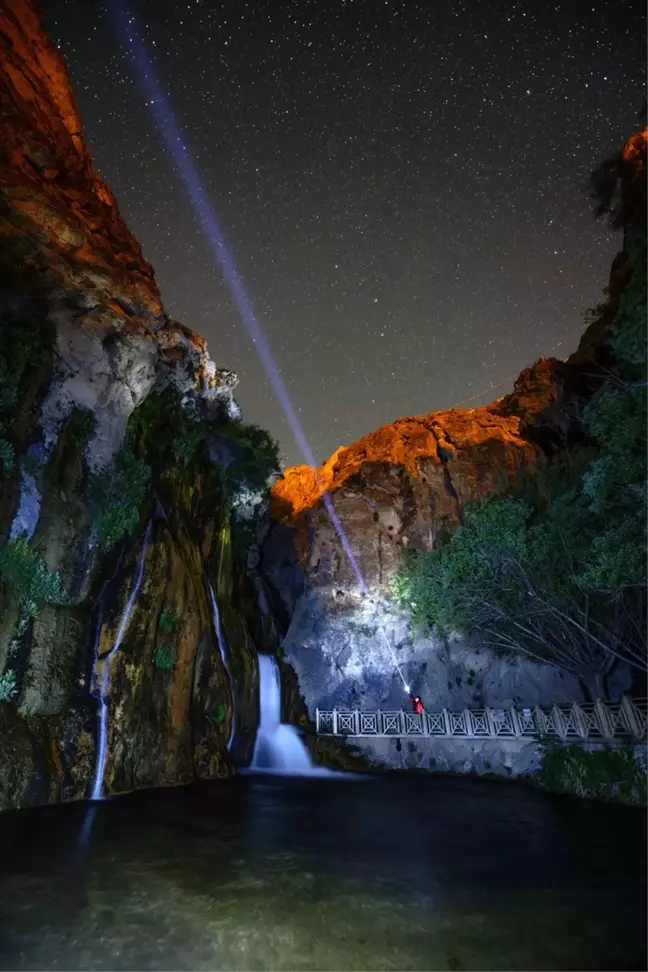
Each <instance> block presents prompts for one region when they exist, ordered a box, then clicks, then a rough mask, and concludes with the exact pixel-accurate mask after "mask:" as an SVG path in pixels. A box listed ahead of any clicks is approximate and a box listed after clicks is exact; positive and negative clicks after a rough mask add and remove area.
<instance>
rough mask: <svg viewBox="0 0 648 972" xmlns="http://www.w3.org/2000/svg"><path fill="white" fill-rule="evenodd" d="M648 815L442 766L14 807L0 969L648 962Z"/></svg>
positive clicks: (0, 885) (2, 835)
mask: <svg viewBox="0 0 648 972" xmlns="http://www.w3.org/2000/svg"><path fill="white" fill-rule="evenodd" d="M644 823H645V817H644V815H643V814H642V813H641V812H640V811H636V810H632V809H626V808H622V807H605V806H596V805H589V804H586V803H581V802H577V801H559V800H554V799H550V798H548V797H545V796H544V795H542V794H539V793H536V792H534V791H530V790H526V789H524V788H522V787H519V786H515V785H506V784H498V783H486V782H476V781H474V780H447V779H445V780H443V779H438V778H437V779H430V778H409V779H402V778H394V779H382V780H371V781H369V782H367V781H365V780H363V781H361V782H355V781H340V782H338V781H336V780H330V779H329V780H319V779H306V780H304V779H295V778H276V777H272V778H259V777H246V778H244V779H240V780H236V781H230V782H225V783H214V784H201V785H196V786H193V787H189V788H184V789H180V788H179V789H173V790H166V791H148V792H143V793H138V794H133V795H132V796H130V797H127V798H122V799H115V800H111V801H106V802H102V803H100V804H95V805H92V806H88V805H85V806H84V805H78V804H77V805H69V806H64V807H52V808H42V809H38V810H33V811H23V812H19V813H7V814H4V815H0V841H2V847H3V858H2V860H3V864H2V871H1V872H0V902H1V904H0V968H3V969H42V968H52V967H59V968H66V969H81V968H84V969H133V968H138V969H331V968H342V969H354V970H359V969H430V968H433V969H483V968H493V969H539V968H545V969H547V968H560V969H581V968H583V969H584V968H598V969H612V968H614V969H618V968H623V969H633V968H637V969H640V968H645V946H644V942H645V874H644V867H643V864H644V861H645V832H644Z"/></svg>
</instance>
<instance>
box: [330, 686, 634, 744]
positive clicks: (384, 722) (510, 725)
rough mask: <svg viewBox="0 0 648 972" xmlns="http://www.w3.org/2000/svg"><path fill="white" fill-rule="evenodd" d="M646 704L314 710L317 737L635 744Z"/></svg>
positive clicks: (588, 703) (615, 703)
mask: <svg viewBox="0 0 648 972" xmlns="http://www.w3.org/2000/svg"><path fill="white" fill-rule="evenodd" d="M647 710H648V700H647V699H629V698H627V697H624V698H623V700H622V701H621V702H601V701H598V702H582V703H577V702H570V703H560V704H557V705H552V706H539V705H536V706H533V707H528V708H524V707H518V706H513V707H511V708H508V709H496V708H486V709H463V710H462V711H461V712H451V711H450V710H449V709H442V710H441V712H422V713H420V714H415V713H413V712H405V711H404V710H403V709H400V710H397V711H391V712H383V711H381V710H376V711H373V712H363V711H362V710H361V709H352V710H342V709H333V710H332V711H331V710H328V711H326V710H324V709H316V712H315V723H316V726H317V734H318V735H320V736H364V737H386V736H388V737H391V736H407V737H408V738H411V737H414V736H423V737H430V736H457V737H461V738H469V739H472V738H480V737H486V738H488V739H497V738H506V737H510V738H520V737H534V736H538V735H541V736H554V737H556V738H559V739H566V740H570V739H573V740H574V741H578V740H579V739H580V740H585V739H619V738H626V739H639V740H642V739H644V738H645V736H646V713H647Z"/></svg>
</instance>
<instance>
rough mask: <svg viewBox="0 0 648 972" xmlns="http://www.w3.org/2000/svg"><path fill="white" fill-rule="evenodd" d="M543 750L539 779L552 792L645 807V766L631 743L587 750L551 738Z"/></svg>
mask: <svg viewBox="0 0 648 972" xmlns="http://www.w3.org/2000/svg"><path fill="white" fill-rule="evenodd" d="M540 748H541V762H540V770H539V773H538V777H537V779H538V782H539V783H540V785H541V786H542V787H543V788H544V789H546V790H549V791H550V792H551V793H565V794H571V795H573V796H578V797H585V798H589V799H595V800H620V801H622V802H623V803H636V804H639V805H641V806H645V805H646V792H647V791H646V781H647V779H648V777H647V776H646V766H645V764H644V763H643V762H642V761H641V760H639V759H637V758H636V756H635V752H634V747H633V746H632V745H631V744H630V743H627V744H626V745H625V746H610V745H605V746H601V747H600V748H599V749H593V750H586V749H584V748H583V746H581V745H577V744H573V745H564V744H563V743H560V742H558V741H557V740H555V739H548V740H542V742H541V744H540Z"/></svg>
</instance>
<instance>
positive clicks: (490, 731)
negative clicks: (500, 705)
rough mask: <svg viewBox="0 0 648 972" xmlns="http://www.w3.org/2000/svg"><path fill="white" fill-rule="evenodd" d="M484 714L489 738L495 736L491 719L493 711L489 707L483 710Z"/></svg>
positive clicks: (493, 722) (493, 723) (493, 721)
mask: <svg viewBox="0 0 648 972" xmlns="http://www.w3.org/2000/svg"><path fill="white" fill-rule="evenodd" d="M484 714H485V716H486V725H487V726H488V734H489V735H490V736H496V735H497V733H496V732H495V720H494V719H493V710H492V709H491V707H490V706H489V705H487V706H486V708H485V709H484Z"/></svg>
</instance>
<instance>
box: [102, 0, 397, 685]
mask: <svg viewBox="0 0 648 972" xmlns="http://www.w3.org/2000/svg"><path fill="white" fill-rule="evenodd" d="M109 6H110V10H111V13H112V16H113V20H114V22H115V26H116V29H117V34H118V36H119V39H120V42H121V44H122V47H123V49H124V51H125V52H126V53H127V55H128V57H129V59H130V61H131V63H132V65H133V69H134V71H135V75H136V77H137V80H138V83H139V85H140V88H141V90H142V92H143V94H144V97H145V99H146V104H147V106H148V108H149V110H150V111H151V114H152V115H153V118H154V120H155V123H156V125H157V128H158V132H159V134H160V137H161V138H162V140H163V141H164V144H165V145H166V147H167V149H168V151H169V154H170V155H171V157H172V158H173V160H174V162H175V165H176V168H177V170H178V173H179V175H180V178H181V179H182V182H183V183H184V186H185V189H186V191H187V194H188V195H189V198H190V200H191V204H192V206H193V209H194V212H195V214H196V216H197V218H198V220H199V222H200V225H201V227H202V230H203V233H204V234H205V237H206V239H207V242H208V243H209V246H210V249H211V251H212V253H213V255H214V257H215V259H216V262H217V263H218V265H219V266H220V269H221V272H222V274H223V278H224V280H225V283H226V284H227V287H228V288H229V291H230V294H231V296H232V299H233V301H234V303H235V305H236V308H237V310H238V312H239V314H240V316H241V319H242V321H243V324H244V326H245V329H246V331H247V333H248V334H249V336H250V338H251V340H252V343H253V344H254V347H255V348H256V351H257V354H258V355H259V358H260V359H261V363H262V365H263V368H264V370H265V373H266V375H267V376H268V380H269V382H270V384H271V386H272V389H273V391H274V393H275V395H276V396H277V398H278V400H279V402H280V404H281V407H282V409H283V411H284V414H285V416H286V418H287V420H288V424H289V425H290V428H291V430H292V433H293V435H294V437H295V440H296V442H297V444H298V446H299V448H300V450H301V453H302V455H303V457H304V460H305V462H306V463H307V464H308V465H309V466H312V467H313V468H314V469H317V463H316V461H315V456H314V454H313V451H312V449H311V447H310V444H309V442H308V440H307V438H306V435H305V433H304V430H303V429H302V427H301V423H300V421H299V419H298V417H297V412H296V411H295V408H294V406H293V404H292V402H291V400H290V396H289V394H288V389H287V388H286V385H285V383H284V380H283V378H282V377H281V372H280V371H279V368H278V367H277V364H276V362H275V360H274V358H273V356H272V352H271V350H270V345H269V343H268V340H267V338H266V336H265V334H264V332H263V328H262V326H261V324H260V322H259V320H258V319H257V316H256V313H255V311H254V306H253V304H252V300H251V298H250V297H249V295H248V293H247V291H246V290H245V287H244V285H243V280H242V278H241V274H240V273H239V270H238V268H237V266H236V263H235V262H234V257H233V256H232V253H231V251H230V249H229V246H228V244H227V240H226V238H225V234H224V232H223V230H222V228H221V225H220V221H219V219H218V216H217V215H216V211H215V209H214V207H213V205H212V202H211V200H210V198H209V195H208V193H207V192H206V190H205V187H204V186H203V184H202V181H201V179H200V174H199V172H198V169H197V167H196V164H195V162H194V160H193V158H192V156H191V154H190V152H189V149H188V148H187V146H186V145H185V141H184V137H183V134H182V129H181V127H180V124H179V123H178V120H177V118H176V116H175V113H174V111H173V107H172V105H171V101H170V99H169V97H168V95H167V94H166V92H165V90H164V87H163V85H162V82H161V80H160V77H159V75H158V73H157V71H156V69H155V67H154V65H153V62H152V61H151V58H150V57H149V54H148V51H147V49H146V44H145V43H144V40H143V39H142V37H141V35H140V33H139V31H138V29H137V24H136V22H135V17H134V16H133V15H132V14H131V13H129V12H128V11H127V9H126V8H125V6H124V5H123V4H122V3H121V2H120V0H110V3H109ZM322 501H323V503H324V507H325V509H326V511H327V513H328V515H329V517H330V519H331V523H332V524H333V527H334V528H335V531H336V533H337V535H338V536H339V538H340V542H341V543H342V547H343V549H344V552H345V553H346V555H347V557H348V559H349V563H350V564H351V567H352V568H353V572H354V574H355V576H356V579H357V581H358V584H359V586H360V590H361V591H362V593H363V594H364V595H366V596H367V597H369V596H370V595H369V591H368V589H367V585H366V582H365V579H364V577H363V575H362V571H361V570H360V567H359V566H358V562H357V561H356V558H355V556H354V554H353V551H352V550H351V545H350V544H349V540H348V537H347V535H346V533H345V532H344V528H343V526H342V524H341V522H340V518H339V517H338V515H337V512H336V510H335V506H334V505H333V500H332V499H331V497H330V496H329V495H328V493H326V492H325V493H324V494H323V495H322ZM390 649H391V646H390ZM392 655H393V652H392ZM394 661H395V662H396V658H395V657H394ZM396 667H397V668H398V671H399V674H400V676H401V679H402V680H403V685H405V679H404V678H403V674H402V672H401V670H400V666H399V665H398V662H396Z"/></svg>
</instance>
